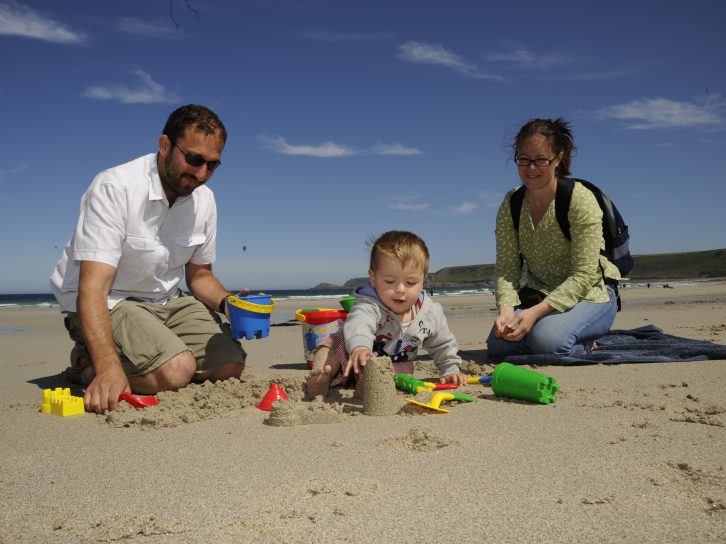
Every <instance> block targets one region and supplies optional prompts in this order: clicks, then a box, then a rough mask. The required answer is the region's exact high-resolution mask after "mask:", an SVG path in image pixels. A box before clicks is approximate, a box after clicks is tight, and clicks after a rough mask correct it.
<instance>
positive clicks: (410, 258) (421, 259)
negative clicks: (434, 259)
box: [370, 230, 429, 277]
mask: <svg viewBox="0 0 726 544" xmlns="http://www.w3.org/2000/svg"><path fill="white" fill-rule="evenodd" d="M381 255H388V256H389V257H391V258H392V259H395V260H397V261H398V262H399V263H401V266H406V264H408V263H413V264H415V265H417V266H420V267H421V268H422V269H423V273H424V277H426V275H427V274H428V273H429V250H428V248H427V247H426V243H425V242H424V241H423V240H422V239H421V238H420V237H419V236H417V235H416V234H414V233H413V232H408V231H405V230H389V231H388V232H385V233H383V234H381V235H380V236H379V237H378V239H377V240H376V241H375V242H373V245H372V247H371V262H370V268H371V270H373V271H374V272H375V271H376V268H377V266H378V260H379V259H380V257H381Z"/></svg>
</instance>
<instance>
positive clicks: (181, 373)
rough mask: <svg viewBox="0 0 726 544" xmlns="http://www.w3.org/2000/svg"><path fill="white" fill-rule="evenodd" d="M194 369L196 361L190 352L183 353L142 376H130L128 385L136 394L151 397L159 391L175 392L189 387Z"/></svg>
mask: <svg viewBox="0 0 726 544" xmlns="http://www.w3.org/2000/svg"><path fill="white" fill-rule="evenodd" d="M196 369H197V361H196V360H195V359H194V355H192V352H191V351H183V352H182V353H179V354H178V355H175V356H174V357H172V358H171V359H169V360H168V361H167V362H165V363H164V364H163V365H161V366H160V367H158V368H155V369H154V370H152V371H151V372H148V373H146V374H144V375H143V376H130V377H129V384H130V385H131V389H133V390H134V391H135V392H138V393H145V394H152V395H153V394H156V393H158V392H160V391H176V390H177V389H180V388H182V387H185V386H187V385H189V383H190V382H191V381H192V378H193V377H194V372H195V371H196Z"/></svg>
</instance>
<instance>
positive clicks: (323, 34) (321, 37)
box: [297, 29, 389, 43]
mask: <svg viewBox="0 0 726 544" xmlns="http://www.w3.org/2000/svg"><path fill="white" fill-rule="evenodd" d="M297 35H298V36H300V37H302V38H305V39H306V40H312V41H315V42H326V43H338V42H377V41H382V40H387V39H389V36H388V35H386V34H382V33H375V32H374V33H371V32H333V31H330V30H314V29H311V30H303V31H301V32H298V33H297Z"/></svg>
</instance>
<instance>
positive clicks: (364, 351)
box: [343, 346, 373, 376]
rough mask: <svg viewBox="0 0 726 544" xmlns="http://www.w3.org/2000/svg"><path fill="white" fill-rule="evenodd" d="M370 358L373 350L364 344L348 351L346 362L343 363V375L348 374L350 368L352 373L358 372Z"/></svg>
mask: <svg viewBox="0 0 726 544" xmlns="http://www.w3.org/2000/svg"><path fill="white" fill-rule="evenodd" d="M372 358H373V352H372V351H371V349H370V348H366V347H364V346H358V347H357V348H353V351H352V352H351V353H350V357H348V363H347V364H346V365H345V370H344V371H343V376H347V375H348V374H350V371H351V369H352V370H353V372H354V373H356V374H360V372H361V371H362V370H363V367H364V366H366V363H367V362H368V361H369V360H370V359H372Z"/></svg>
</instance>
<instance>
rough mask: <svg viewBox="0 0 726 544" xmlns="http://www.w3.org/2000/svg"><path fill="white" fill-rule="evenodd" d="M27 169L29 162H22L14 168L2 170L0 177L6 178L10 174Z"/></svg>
mask: <svg viewBox="0 0 726 544" xmlns="http://www.w3.org/2000/svg"><path fill="white" fill-rule="evenodd" d="M27 169H28V165H27V164H21V165H19V166H15V167H13V168H8V169H7V170H0V179H2V178H4V177H5V176H6V175H8V174H19V173H20V172H25V171H26V170H27Z"/></svg>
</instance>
